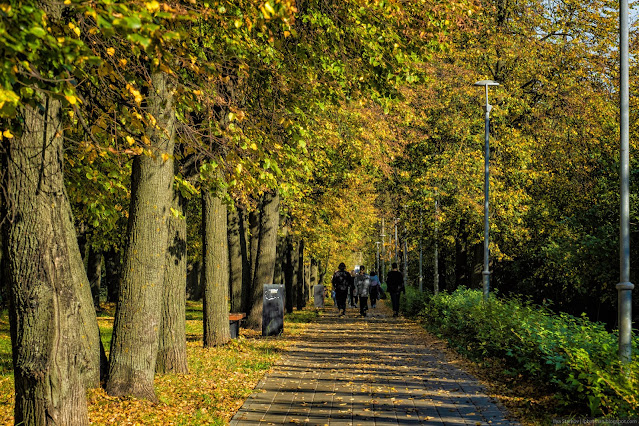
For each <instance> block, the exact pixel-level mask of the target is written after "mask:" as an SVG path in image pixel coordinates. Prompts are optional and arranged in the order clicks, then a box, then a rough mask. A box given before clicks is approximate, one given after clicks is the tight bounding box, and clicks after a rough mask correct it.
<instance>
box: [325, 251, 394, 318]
mask: <svg viewBox="0 0 639 426" xmlns="http://www.w3.org/2000/svg"><path fill="white" fill-rule="evenodd" d="M331 282H332V284H333V292H334V295H335V297H334V299H335V303H336V304H337V310H338V311H339V315H340V316H344V315H346V300H347V299H350V300H349V303H350V306H351V307H356V306H357V304H358V303H359V313H360V315H361V316H363V317H365V316H366V314H367V311H368V299H369V298H370V302H371V307H372V308H375V306H376V304H377V300H379V298H380V296H381V295H382V294H383V290H382V283H381V282H380V280H379V277H378V276H377V273H376V272H375V271H371V273H370V275H369V274H367V273H366V268H365V267H364V266H363V265H360V267H359V272H358V273H357V274H355V275H351V273H350V272H348V271H347V270H346V265H345V264H344V263H343V262H342V263H340V264H339V267H338V269H337V271H335V273H334V274H333V279H332V280H331ZM386 285H387V288H388V293H389V294H390V297H391V303H392V305H393V316H398V315H399V296H400V293H401V292H402V291H404V276H403V275H402V273H401V272H400V271H399V270H398V269H397V263H393V264H392V269H391V270H390V271H389V272H388V276H387V277H386Z"/></svg>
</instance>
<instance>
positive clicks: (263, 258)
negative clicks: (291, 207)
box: [246, 191, 280, 328]
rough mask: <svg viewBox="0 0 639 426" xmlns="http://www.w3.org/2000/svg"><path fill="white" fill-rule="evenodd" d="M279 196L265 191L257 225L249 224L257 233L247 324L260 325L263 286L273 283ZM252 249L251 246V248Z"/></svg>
mask: <svg viewBox="0 0 639 426" xmlns="http://www.w3.org/2000/svg"><path fill="white" fill-rule="evenodd" d="M279 206H280V198H279V193H278V192H277V191H274V192H266V193H264V194H263V195H262V197H261V199H260V209H259V210H260V215H259V222H258V223H259V226H255V227H253V226H251V229H252V231H253V229H255V232H256V233H257V234H258V236H259V238H258V243H257V247H256V248H255V251H254V253H255V257H254V258H252V259H251V261H252V262H254V271H255V272H254V275H253V280H252V284H251V305H250V311H249V315H248V318H247V321H246V322H247V326H249V327H252V328H261V327H262V307H263V287H264V284H272V283H273V275H274V273H275V260H276V250H277V230H278V228H279V219H280V212H279ZM251 250H252V251H253V247H252V248H251Z"/></svg>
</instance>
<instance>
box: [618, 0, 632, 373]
mask: <svg viewBox="0 0 639 426" xmlns="http://www.w3.org/2000/svg"><path fill="white" fill-rule="evenodd" d="M628 50H629V49H628V0H620V1H619V56H620V58H619V63H620V70H619V101H620V102H619V103H620V105H619V107H620V108H619V109H620V120H619V136H620V137H619V142H620V165H619V175H620V176H619V178H620V192H621V197H620V198H621V199H620V201H621V203H620V208H619V215H620V223H619V225H620V226H619V257H620V259H619V269H620V273H619V281H620V282H619V284H617V297H618V307H617V309H618V321H619V359H620V361H621V362H622V363H624V364H630V361H631V360H632V290H633V289H634V288H635V286H634V284H632V283H631V282H630V220H629V217H630V178H629V177H630V166H629V154H628V153H629V147H630V144H629V133H630V132H629V128H630V126H629V122H630V112H629V109H630V102H629V99H630V96H629V92H630V91H629V88H628V86H629V85H628V80H629V78H628V76H629V65H628V63H629V60H628V59H629V58H628Z"/></svg>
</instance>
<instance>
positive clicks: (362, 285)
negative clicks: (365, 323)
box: [355, 265, 371, 317]
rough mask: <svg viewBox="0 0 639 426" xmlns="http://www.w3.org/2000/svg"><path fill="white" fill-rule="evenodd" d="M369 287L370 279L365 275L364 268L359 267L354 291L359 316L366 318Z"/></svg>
mask: <svg viewBox="0 0 639 426" xmlns="http://www.w3.org/2000/svg"><path fill="white" fill-rule="evenodd" d="M370 286H371V279H370V277H369V276H368V274H367V273H366V268H365V267H364V266H363V265H361V266H360V267H359V274H358V275H356V276H355V291H356V294H357V296H358V298H359V313H360V315H361V316H363V317H365V316H366V311H368V295H369V291H370Z"/></svg>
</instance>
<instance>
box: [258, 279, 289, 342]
mask: <svg viewBox="0 0 639 426" xmlns="http://www.w3.org/2000/svg"><path fill="white" fill-rule="evenodd" d="M263 291H264V293H263V295H264V296H263V304H262V336H279V335H280V334H282V332H283V331H284V285H283V284H264V290H263Z"/></svg>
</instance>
